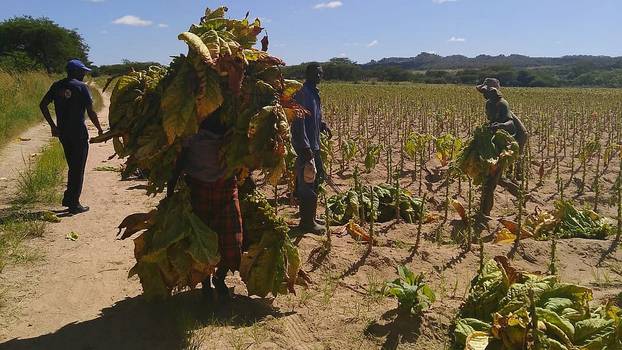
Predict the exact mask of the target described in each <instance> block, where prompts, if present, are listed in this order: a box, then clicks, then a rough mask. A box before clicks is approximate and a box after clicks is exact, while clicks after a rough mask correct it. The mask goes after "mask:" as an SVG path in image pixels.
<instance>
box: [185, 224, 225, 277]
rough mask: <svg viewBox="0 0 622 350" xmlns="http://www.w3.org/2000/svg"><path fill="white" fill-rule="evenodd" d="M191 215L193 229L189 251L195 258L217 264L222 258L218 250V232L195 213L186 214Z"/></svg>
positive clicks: (213, 264)
mask: <svg viewBox="0 0 622 350" xmlns="http://www.w3.org/2000/svg"><path fill="white" fill-rule="evenodd" d="M186 215H188V216H189V218H188V219H189V221H190V226H191V228H192V229H191V230H190V232H189V234H188V238H189V240H190V245H189V247H188V253H189V254H190V255H191V256H192V258H194V260H196V261H198V262H200V263H203V264H207V265H212V266H216V265H217V264H218V261H219V260H220V253H219V250H218V234H217V233H216V232H214V231H213V230H212V229H210V228H209V227H208V226H207V225H205V224H204V223H203V221H201V219H199V217H198V216H196V215H195V214H193V213H188V214H186Z"/></svg>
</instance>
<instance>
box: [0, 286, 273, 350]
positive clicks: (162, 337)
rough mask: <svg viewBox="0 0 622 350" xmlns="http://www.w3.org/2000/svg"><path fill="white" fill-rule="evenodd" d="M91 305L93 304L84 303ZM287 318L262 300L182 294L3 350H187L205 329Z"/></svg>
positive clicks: (120, 306) (129, 304)
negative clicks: (221, 300)
mask: <svg viewBox="0 0 622 350" xmlns="http://www.w3.org/2000/svg"><path fill="white" fill-rule="evenodd" d="M85 302H88V301H85ZM268 315H272V316H274V317H281V316H284V315H283V314H280V313H279V312H277V311H275V310H274V309H273V308H272V307H271V306H269V305H268V304H266V303H265V302H263V301H261V300H259V299H252V298H248V297H245V296H236V297H235V299H234V300H233V301H231V302H230V303H226V304H222V303H221V304H218V303H216V305H210V304H209V303H208V302H207V301H206V300H205V299H204V298H203V297H202V295H201V292H200V291H198V290H195V291H191V292H185V293H181V294H177V295H175V296H174V297H172V298H170V300H167V301H164V302H161V303H155V302H154V303H151V302H147V301H146V300H145V299H144V297H142V296H138V297H134V298H127V299H125V300H122V301H120V302H118V303H116V304H114V305H113V306H111V307H108V308H105V309H103V310H102V311H101V314H100V315H99V317H97V318H94V319H92V320H89V321H83V322H73V323H69V324H67V325H65V326H63V327H62V328H60V329H59V330H57V331H56V332H54V333H49V334H44V335H41V336H37V337H33V338H27V339H17V338H15V339H11V340H9V341H7V342H5V343H3V344H0V350H5V349H6V350H9V349H10V350H22V349H23V350H38V349H41V350H54V349H59V350H73V349H76V350H94V349H115V350H121V349H132V350H134V349H167V350H168V349H182V348H185V347H186V346H187V344H186V341H187V335H188V333H189V332H190V331H192V330H195V329H199V328H200V327H201V326H202V325H206V324H218V325H222V324H226V325H230V326H233V327H242V326H249V325H252V324H254V323H255V322H258V321H260V320H262V319H263V318H265V317H266V316H268Z"/></svg>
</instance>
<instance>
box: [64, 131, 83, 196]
mask: <svg viewBox="0 0 622 350" xmlns="http://www.w3.org/2000/svg"><path fill="white" fill-rule="evenodd" d="M60 142H61V144H62V145H63V150H64V151H65V159H66V160H67V166H68V168H69V170H68V172H67V190H66V191H65V195H64V196H63V205H64V206H66V207H70V208H71V207H76V206H78V205H79V204H80V194H81V193H82V184H83V183H84V168H85V167H86V158H87V157H88V154H89V140H88V137H71V136H68V137H67V136H61V137H60Z"/></svg>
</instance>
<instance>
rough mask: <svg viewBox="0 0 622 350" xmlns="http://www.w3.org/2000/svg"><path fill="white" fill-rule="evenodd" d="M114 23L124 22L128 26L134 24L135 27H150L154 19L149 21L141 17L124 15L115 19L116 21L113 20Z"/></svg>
mask: <svg viewBox="0 0 622 350" xmlns="http://www.w3.org/2000/svg"><path fill="white" fill-rule="evenodd" d="M112 23H114V24H122V25H126V26H133V27H148V26H150V25H152V24H153V21H148V20H145V19H142V18H140V17H136V16H132V15H127V16H123V17H120V18H117V19H115V20H114V21H112Z"/></svg>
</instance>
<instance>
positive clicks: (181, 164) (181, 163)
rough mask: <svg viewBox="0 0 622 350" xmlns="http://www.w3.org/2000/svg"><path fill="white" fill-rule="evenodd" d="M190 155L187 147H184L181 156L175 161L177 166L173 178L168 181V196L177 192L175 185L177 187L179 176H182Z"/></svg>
mask: <svg viewBox="0 0 622 350" xmlns="http://www.w3.org/2000/svg"><path fill="white" fill-rule="evenodd" d="M187 156H188V151H187V148H185V147H184V148H182V149H181V153H180V154H179V157H178V158H177V162H176V163H175V168H174V169H173V174H172V175H171V178H170V179H169V180H168V182H167V183H166V197H170V196H172V195H173V193H174V192H175V187H177V181H179V177H180V176H181V174H182V172H183V171H184V168H185V166H186V158H187Z"/></svg>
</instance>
